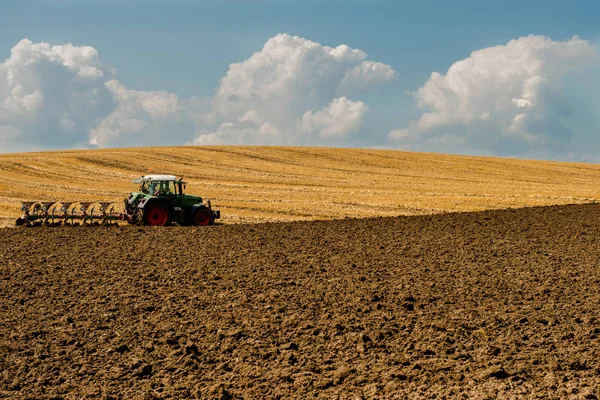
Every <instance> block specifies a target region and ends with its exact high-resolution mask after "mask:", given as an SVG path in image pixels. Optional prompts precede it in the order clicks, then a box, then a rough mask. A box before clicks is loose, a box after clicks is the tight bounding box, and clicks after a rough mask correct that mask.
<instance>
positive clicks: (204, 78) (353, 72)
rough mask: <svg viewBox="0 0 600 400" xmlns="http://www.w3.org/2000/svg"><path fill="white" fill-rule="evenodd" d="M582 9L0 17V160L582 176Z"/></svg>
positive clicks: (61, 0) (392, 5) (86, 1)
mask: <svg viewBox="0 0 600 400" xmlns="http://www.w3.org/2000/svg"><path fill="white" fill-rule="evenodd" d="M599 27H600V2H598V1H591V0H573V1H571V2H565V1H555V0H545V1H543V2H541V1H528V0H520V1H513V0H507V1H503V2H492V1H486V2H482V1H471V0H456V1H452V2H449V1H442V0H439V1H432V0H394V1H386V0H372V1H367V0H345V1H342V0H320V1H311V0H243V1H242V0H238V1H229V0H196V1H192V0H170V1H167V0H164V1H159V0H146V1H142V0H120V1H116V0H78V1H75V0H54V1H50V0H37V1H28V0H21V1H18V2H12V1H4V2H0V153H7V152H19V151H38V150H55V149H83V148H106V147H132V146H149V145H158V146H162V145H218V144H232V145H236V144H245V145H246V144H247V145H300V146H334V147H362V148H385V149H399V150H413V151H434V152H443V153H455V154H469V155H491V156H503V157H519V158H535V159H552V160H572V161H585V162H600V155H597V154H596V153H597V152H596V148H598V147H599V146H598V145H600V28H599Z"/></svg>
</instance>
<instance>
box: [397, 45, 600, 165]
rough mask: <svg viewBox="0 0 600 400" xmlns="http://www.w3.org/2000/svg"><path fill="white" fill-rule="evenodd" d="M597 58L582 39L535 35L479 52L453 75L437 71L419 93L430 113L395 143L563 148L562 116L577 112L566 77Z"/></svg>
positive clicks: (566, 133) (505, 149) (506, 149)
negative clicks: (565, 90)
mask: <svg viewBox="0 0 600 400" xmlns="http://www.w3.org/2000/svg"><path fill="white" fill-rule="evenodd" d="M597 58H598V52H597V50H596V49H595V48H594V47H593V46H591V45H590V44H589V43H588V42H587V41H585V40H582V39H580V38H578V37H573V38H572V39H570V40H567V41H552V40H551V39H550V38H548V37H543V36H533V35H532V36H528V37H521V38H519V39H516V40H511V41H510V42H508V44H506V45H504V46H494V47H488V48H485V49H482V50H477V51H474V52H472V53H471V56H470V57H468V58H466V59H464V60H461V61H457V62H456V63H454V64H453V65H452V66H451V67H450V68H449V69H448V71H447V72H446V74H445V75H442V74H439V73H437V72H433V73H432V74H431V76H430V78H429V80H428V81H427V82H426V83H425V85H424V86H423V87H421V88H420V89H419V90H418V91H417V92H416V93H414V94H413V95H414V97H415V99H416V102H417V105H418V106H419V107H420V108H422V109H428V112H425V113H423V114H422V115H421V117H420V118H419V119H418V120H416V121H413V122H411V123H410V125H409V126H408V127H407V128H403V129H397V130H393V131H391V132H389V134H388V137H389V139H391V140H392V141H395V142H397V143H400V144H401V145H402V146H403V147H407V148H427V149H429V147H428V146H427V144H428V143H444V142H447V141H448V140H449V139H452V138H454V139H452V140H451V141H452V142H453V143H460V144H461V146H463V147H462V148H474V149H480V150H481V151H494V152H496V153H504V154H506V153H512V154H518V153H524V152H531V151H558V150H561V149H563V148H564V147H565V146H566V145H567V144H568V142H569V140H570V138H571V136H572V132H571V131H570V130H569V129H568V128H567V127H565V126H564V125H563V123H562V121H561V118H562V117H566V116H570V115H571V114H572V113H573V110H572V109H571V108H570V107H569V105H568V104H567V102H566V101H565V99H564V97H563V95H562V89H563V87H562V81H563V78H564V77H565V76H566V75H568V74H569V73H576V72H580V71H582V70H583V69H584V68H585V67H587V66H589V65H591V64H592V63H594V62H595V61H596V59H597Z"/></svg>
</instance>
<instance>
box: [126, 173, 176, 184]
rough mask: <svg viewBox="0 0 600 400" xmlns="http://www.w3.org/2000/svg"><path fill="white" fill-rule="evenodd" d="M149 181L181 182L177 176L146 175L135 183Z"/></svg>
mask: <svg viewBox="0 0 600 400" xmlns="http://www.w3.org/2000/svg"><path fill="white" fill-rule="evenodd" d="M148 181H179V179H177V177H176V176H175V175H144V176H142V177H141V178H140V179H136V180H135V181H133V182H134V183H140V182H148Z"/></svg>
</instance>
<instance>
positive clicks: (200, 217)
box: [192, 208, 214, 226]
mask: <svg viewBox="0 0 600 400" xmlns="http://www.w3.org/2000/svg"><path fill="white" fill-rule="evenodd" d="M213 221H214V220H213V215H212V212H211V211H210V210H209V209H208V208H199V209H197V210H196V211H195V212H194V215H192V224H193V225H196V226H208V225H212V224H213Z"/></svg>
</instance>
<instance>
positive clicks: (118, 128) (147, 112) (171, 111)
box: [90, 80, 194, 147]
mask: <svg viewBox="0 0 600 400" xmlns="http://www.w3.org/2000/svg"><path fill="white" fill-rule="evenodd" d="M105 86H106V88H107V89H108V90H109V91H110V93H111V94H112V96H113V101H114V105H115V108H114V111H113V112H111V113H110V115H108V116H107V117H106V118H104V119H103V120H102V121H101V122H100V123H99V124H98V126H96V127H94V128H93V129H91V130H90V143H91V144H93V145H98V146H100V147H106V146H110V145H113V144H115V143H118V144H119V145H130V146H135V145H168V144H181V143H183V142H184V141H185V140H187V139H188V138H189V137H191V136H192V135H193V134H194V124H193V123H192V122H191V121H190V119H189V113H188V109H187V107H186V104H183V103H182V102H181V101H180V100H179V98H178V97H177V96H176V95H174V94H171V93H168V92H161V91H135V90H128V89H127V88H126V87H125V86H123V85H122V84H120V83H119V82H118V81H116V80H110V81H108V82H106V83H105Z"/></svg>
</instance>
